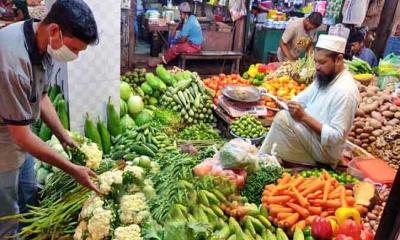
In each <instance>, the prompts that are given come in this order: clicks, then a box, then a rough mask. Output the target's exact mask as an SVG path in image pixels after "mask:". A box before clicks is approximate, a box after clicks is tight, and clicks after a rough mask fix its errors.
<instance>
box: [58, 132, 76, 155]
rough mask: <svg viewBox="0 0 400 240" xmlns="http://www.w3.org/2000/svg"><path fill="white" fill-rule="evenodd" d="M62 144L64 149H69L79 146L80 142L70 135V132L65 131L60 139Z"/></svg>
mask: <svg viewBox="0 0 400 240" xmlns="http://www.w3.org/2000/svg"><path fill="white" fill-rule="evenodd" d="M60 142H61V145H62V146H63V148H64V150H65V151H67V150H68V149H69V148H77V147H78V144H77V143H76V142H75V141H74V140H73V139H72V138H71V136H69V134H68V133H65V134H64V135H63V136H62V137H61V139H60Z"/></svg>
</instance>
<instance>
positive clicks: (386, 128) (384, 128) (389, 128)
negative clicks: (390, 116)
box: [382, 125, 393, 131]
mask: <svg viewBox="0 0 400 240" xmlns="http://www.w3.org/2000/svg"><path fill="white" fill-rule="evenodd" d="M392 129H393V126H390V125H388V126H384V127H382V130H383V131H390V130H392Z"/></svg>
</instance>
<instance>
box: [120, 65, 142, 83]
mask: <svg viewBox="0 0 400 240" xmlns="http://www.w3.org/2000/svg"><path fill="white" fill-rule="evenodd" d="M145 76H146V69H145V68H135V69H134V70H133V72H127V73H125V75H123V76H121V81H124V82H127V83H129V84H130V85H131V86H132V87H139V86H140V85H141V84H142V83H143V82H145V81H146V78H145Z"/></svg>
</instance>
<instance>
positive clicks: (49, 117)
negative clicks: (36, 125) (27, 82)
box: [40, 94, 77, 149]
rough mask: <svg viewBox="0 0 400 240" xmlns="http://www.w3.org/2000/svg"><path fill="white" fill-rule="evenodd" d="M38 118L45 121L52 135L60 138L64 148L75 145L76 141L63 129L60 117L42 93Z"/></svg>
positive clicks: (46, 96)
mask: <svg viewBox="0 0 400 240" xmlns="http://www.w3.org/2000/svg"><path fill="white" fill-rule="evenodd" d="M40 118H41V119H42V120H43V122H45V123H46V125H47V127H49V128H50V130H51V131H52V132H53V134H54V135H56V137H57V138H58V140H60V142H61V144H62V145H63V147H64V149H66V148H67V147H76V146H77V145H76V143H75V142H74V141H73V140H72V138H71V137H70V136H69V134H68V132H67V131H66V129H64V127H63V125H62V123H61V121H60V118H59V117H58V115H57V112H56V110H55V109H54V106H53V104H52V103H51V101H50V98H49V96H48V95H47V94H43V97H42V101H41V102H40Z"/></svg>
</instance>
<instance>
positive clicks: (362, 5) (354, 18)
mask: <svg viewBox="0 0 400 240" xmlns="http://www.w3.org/2000/svg"><path fill="white" fill-rule="evenodd" d="M367 10H368V0H346V2H345V3H344V5H343V11H342V14H343V21H342V22H343V23H345V24H355V25H357V26H360V25H361V24H362V23H363V22H364V19H365V16H366V15H367Z"/></svg>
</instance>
